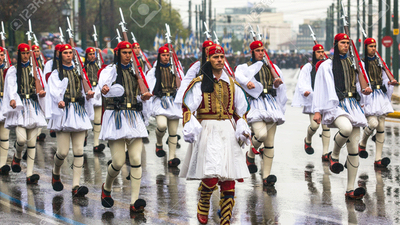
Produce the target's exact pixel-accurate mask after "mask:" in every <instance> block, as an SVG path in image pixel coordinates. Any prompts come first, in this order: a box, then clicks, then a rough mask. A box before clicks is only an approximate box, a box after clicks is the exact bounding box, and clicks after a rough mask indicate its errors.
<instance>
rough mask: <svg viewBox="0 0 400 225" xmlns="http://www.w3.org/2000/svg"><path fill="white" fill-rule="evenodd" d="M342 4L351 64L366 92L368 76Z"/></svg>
mask: <svg viewBox="0 0 400 225" xmlns="http://www.w3.org/2000/svg"><path fill="white" fill-rule="evenodd" d="M341 3H342V9H343V15H342V19H343V26H344V33H345V34H346V35H347V36H348V37H349V40H350V45H349V53H350V60H351V64H352V67H353V68H354V70H355V71H356V72H357V74H358V81H359V82H360V86H361V89H362V90H364V89H366V88H367V87H369V85H368V78H367V74H366V73H365V70H364V67H363V66H362V64H361V59H360V55H359V54H358V51H357V49H356V46H355V45H354V42H353V39H351V38H350V36H349V23H348V22H347V16H346V15H347V13H346V11H345V8H344V6H343V1H341Z"/></svg>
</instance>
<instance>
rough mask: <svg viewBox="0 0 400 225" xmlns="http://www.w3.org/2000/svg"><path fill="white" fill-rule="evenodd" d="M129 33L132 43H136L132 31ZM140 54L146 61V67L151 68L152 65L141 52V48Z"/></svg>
mask: <svg viewBox="0 0 400 225" xmlns="http://www.w3.org/2000/svg"><path fill="white" fill-rule="evenodd" d="M131 35H132V41H133V43H138V42H137V40H136V38H135V35H133V32H131ZM140 56H141V57H142V58H143V59H144V60H145V61H146V66H147V68H149V69H151V68H153V67H152V66H151V64H150V62H149V60H148V59H147V57H146V55H145V54H143V51H142V49H140Z"/></svg>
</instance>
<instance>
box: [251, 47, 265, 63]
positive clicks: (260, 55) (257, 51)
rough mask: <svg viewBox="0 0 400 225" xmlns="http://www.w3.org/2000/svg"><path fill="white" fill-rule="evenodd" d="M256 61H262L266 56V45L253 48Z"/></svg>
mask: <svg viewBox="0 0 400 225" xmlns="http://www.w3.org/2000/svg"><path fill="white" fill-rule="evenodd" d="M253 52H254V57H255V58H256V61H260V60H262V59H263V57H264V47H259V48H256V49H254V50H253Z"/></svg>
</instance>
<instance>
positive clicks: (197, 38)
mask: <svg viewBox="0 0 400 225" xmlns="http://www.w3.org/2000/svg"><path fill="white" fill-rule="evenodd" d="M197 6H198V5H196V6H195V11H194V13H195V14H196V31H195V35H196V42H198V41H199V21H198V19H199V17H198V10H197Z"/></svg>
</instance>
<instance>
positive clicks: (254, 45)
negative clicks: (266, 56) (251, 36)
mask: <svg viewBox="0 0 400 225" xmlns="http://www.w3.org/2000/svg"><path fill="white" fill-rule="evenodd" d="M262 46H264V45H263V43H262V42H261V41H253V42H251V44H250V49H251V50H254V49H256V48H259V47H262Z"/></svg>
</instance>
